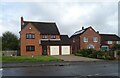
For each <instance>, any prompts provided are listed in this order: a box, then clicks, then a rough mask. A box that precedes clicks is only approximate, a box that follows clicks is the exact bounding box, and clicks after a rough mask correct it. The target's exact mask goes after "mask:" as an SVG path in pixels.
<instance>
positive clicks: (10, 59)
mask: <svg viewBox="0 0 120 78" xmlns="http://www.w3.org/2000/svg"><path fill="white" fill-rule="evenodd" d="M50 61H62V60H61V59H57V58H55V57H52V56H34V57H31V56H3V57H2V62H50Z"/></svg>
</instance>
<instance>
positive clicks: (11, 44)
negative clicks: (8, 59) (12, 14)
mask: <svg viewBox="0 0 120 78" xmlns="http://www.w3.org/2000/svg"><path fill="white" fill-rule="evenodd" d="M18 49H19V40H18V37H17V36H16V35H15V34H13V33H12V32H9V31H7V32H5V33H3V35H2V50H18Z"/></svg>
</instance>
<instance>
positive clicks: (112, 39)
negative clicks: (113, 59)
mask: <svg viewBox="0 0 120 78" xmlns="http://www.w3.org/2000/svg"><path fill="white" fill-rule="evenodd" d="M100 36H101V50H103V51H109V50H112V48H113V45H114V43H115V44H119V41H120V37H118V36H117V35H115V34H100Z"/></svg>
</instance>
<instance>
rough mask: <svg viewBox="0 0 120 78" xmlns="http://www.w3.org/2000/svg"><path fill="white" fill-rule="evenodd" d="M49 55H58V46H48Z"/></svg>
mask: <svg viewBox="0 0 120 78" xmlns="http://www.w3.org/2000/svg"><path fill="white" fill-rule="evenodd" d="M50 55H59V46H50Z"/></svg>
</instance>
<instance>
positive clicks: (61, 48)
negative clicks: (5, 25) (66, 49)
mask: <svg viewBox="0 0 120 78" xmlns="http://www.w3.org/2000/svg"><path fill="white" fill-rule="evenodd" d="M61 47H62V46H60V47H59V53H60V55H61V54H62V53H61V51H62V50H61V49H62V48H61Z"/></svg>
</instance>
